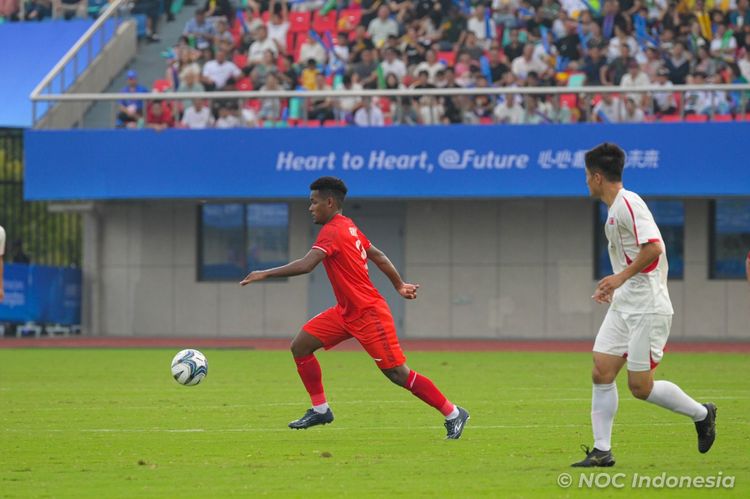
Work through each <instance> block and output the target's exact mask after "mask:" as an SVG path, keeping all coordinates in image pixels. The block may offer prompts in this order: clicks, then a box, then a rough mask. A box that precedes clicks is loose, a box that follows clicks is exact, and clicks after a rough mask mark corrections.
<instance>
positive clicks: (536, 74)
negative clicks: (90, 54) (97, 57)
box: [119, 0, 750, 128]
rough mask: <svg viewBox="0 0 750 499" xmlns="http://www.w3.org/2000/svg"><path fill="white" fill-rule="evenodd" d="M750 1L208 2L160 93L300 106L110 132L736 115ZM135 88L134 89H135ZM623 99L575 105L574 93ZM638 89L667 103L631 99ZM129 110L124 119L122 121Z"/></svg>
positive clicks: (171, 58) (185, 113) (178, 115)
mask: <svg viewBox="0 0 750 499" xmlns="http://www.w3.org/2000/svg"><path fill="white" fill-rule="evenodd" d="M749 3H750V0H561V1H556V0H487V1H482V2H476V1H469V0H390V1H384V0H358V1H357V0H299V1H298V0H295V1H287V0H243V6H240V7H239V8H238V6H237V5H233V4H232V3H231V2H230V0H209V2H208V3H207V4H206V5H205V6H203V7H201V8H199V9H197V10H196V11H195V15H194V17H193V18H191V19H190V20H189V21H188V22H187V24H186V25H185V28H184V31H183V35H182V37H181V38H180V39H179V40H178V41H177V43H176V44H175V45H174V47H172V48H171V49H169V50H168V51H166V53H165V54H164V55H165V57H166V59H167V68H166V72H165V76H164V78H163V79H161V80H159V81H158V82H154V85H153V88H155V89H156V90H159V91H164V92H168V91H170V90H178V91H186V92H197V91H203V90H206V91H212V90H279V89H286V90H293V89H298V90H300V91H301V92H300V96H301V97H300V98H292V99H287V100H282V99H249V100H239V99H231V100H225V101H223V102H221V101H212V102H211V103H208V104H207V103H206V102H202V101H200V100H191V101H184V102H176V103H175V102H171V101H169V100H168V99H165V101H164V102H163V103H158V104H154V105H149V106H147V109H146V110H145V111H144V110H143V109H142V104H141V105H137V106H134V105H133V103H123V104H125V105H123V106H121V113H120V120H119V122H120V124H121V125H123V126H139V125H141V126H149V127H154V128H164V127H169V126H184V127H190V128H203V127H234V126H261V125H264V126H285V125H289V124H304V125H307V126H315V125H316V124H324V125H328V124H332V125H340V124H355V125H369V126H380V125H384V124H389V123H395V124H448V123H569V122H579V121H602V122H612V123H619V122H642V121H646V120H658V119H662V118H664V117H667V118H668V117H674V116H675V115H677V114H678V113H679V114H685V115H695V116H697V117H703V116H705V117H708V116H711V117H714V116H722V117H724V118H726V117H730V119H731V117H733V116H735V115H742V116H744V114H745V113H750V106H748V102H750V98H743V96H742V95H741V94H740V92H729V91H699V92H686V93H684V94H681V93H679V92H675V88H674V87H675V86H677V85H682V84H685V83H696V84H702V83H716V84H720V83H747V82H748V81H749V80H750V5H749ZM131 83H132V84H130V86H129V88H132V91H139V90H137V89H138V88H139V87H138V86H137V84H136V82H131ZM597 85H606V86H619V87H622V92H620V93H617V94H602V95H601V96H595V97H594V98H593V102H589V100H588V99H584V98H581V97H580V95H579V94H578V93H576V88H580V87H582V86H597ZM645 85H658V86H660V87H664V92H654V93H650V94H646V93H637V92H633V89H636V88H638V87H642V86H645ZM545 86H548V87H565V88H570V89H571V92H570V93H569V94H567V93H566V94H563V95H562V96H561V97H558V96H555V95H526V96H521V95H512V96H508V97H505V96H502V95H476V96H453V97H430V96H422V97H418V98H417V97H399V98H372V99H369V98H358V97H351V98H340V99H322V98H321V99H318V98H303V96H304V92H303V91H304V90H324V89H341V90H346V89H403V88H415V89H429V88H485V87H511V88H522V87H545ZM128 110H130V111H132V113H131V114H128V113H127V112H125V111H128Z"/></svg>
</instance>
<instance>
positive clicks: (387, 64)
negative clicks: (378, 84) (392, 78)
mask: <svg viewBox="0 0 750 499" xmlns="http://www.w3.org/2000/svg"><path fill="white" fill-rule="evenodd" d="M380 67H381V68H382V69H383V74H384V75H387V74H389V73H393V74H394V75H396V78H398V81H403V80H404V76H406V64H404V61H402V60H401V59H399V58H398V52H397V51H396V49H394V48H388V49H386V51H385V60H384V61H383V62H381V63H380Z"/></svg>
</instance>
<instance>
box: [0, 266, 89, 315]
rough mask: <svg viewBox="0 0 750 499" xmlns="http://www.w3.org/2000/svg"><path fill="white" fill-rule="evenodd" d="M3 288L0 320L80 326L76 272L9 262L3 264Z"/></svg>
mask: <svg viewBox="0 0 750 499" xmlns="http://www.w3.org/2000/svg"><path fill="white" fill-rule="evenodd" d="M3 288H4V289H5V299H4V300H3V301H2V302H0V321H5V322H37V323H42V324H62V325H66V326H69V325H77V324H80V323H81V271H80V270H79V269H70V268H61V267H48V266H44V265H26V264H18V263H10V264H6V265H5V275H4V286H3Z"/></svg>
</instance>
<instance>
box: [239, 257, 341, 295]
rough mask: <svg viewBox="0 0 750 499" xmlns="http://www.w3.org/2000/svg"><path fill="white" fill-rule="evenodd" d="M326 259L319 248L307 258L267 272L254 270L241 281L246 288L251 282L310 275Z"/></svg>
mask: <svg viewBox="0 0 750 499" xmlns="http://www.w3.org/2000/svg"><path fill="white" fill-rule="evenodd" d="M325 257H326V254H325V253H324V252H323V251H322V250H319V249H317V248H313V249H311V250H310V251H308V252H307V254H306V255H305V256H303V257H302V258H299V259H297V260H294V261H293V262H289V263H287V264H286V265H282V266H281V267H274V268H272V269H266V270H254V271H253V272H250V273H249V274H248V275H247V277H245V278H244V279H242V281H240V285H241V286H246V285H248V284H250V283H251V282H256V281H262V280H263V279H267V278H269V277H293V276H296V275H302V274H309V273H310V272H312V271H313V270H314V269H315V267H317V266H318V264H319V263H320V262H322V261H323V259H324V258H325Z"/></svg>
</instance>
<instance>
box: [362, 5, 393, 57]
mask: <svg viewBox="0 0 750 499" xmlns="http://www.w3.org/2000/svg"><path fill="white" fill-rule="evenodd" d="M390 13H391V11H390V10H389V9H388V6H387V5H381V6H380V8H379V9H378V17H376V18H375V19H373V20H372V21H370V25H369V26H367V32H368V33H369V34H370V38H371V39H372V43H374V44H375V46H376V47H380V46H381V45H382V44H383V43H385V41H386V40H387V39H388V36H390V35H393V36H398V23H397V22H396V20H395V19H391V18H390V17H389V16H390Z"/></svg>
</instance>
